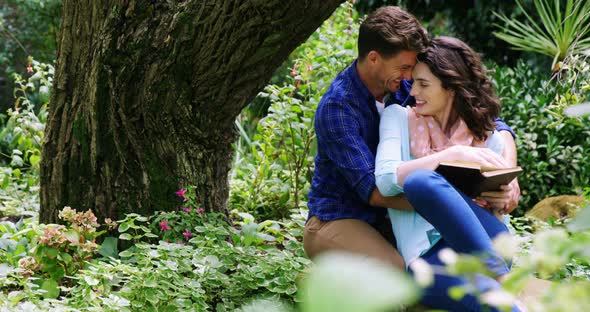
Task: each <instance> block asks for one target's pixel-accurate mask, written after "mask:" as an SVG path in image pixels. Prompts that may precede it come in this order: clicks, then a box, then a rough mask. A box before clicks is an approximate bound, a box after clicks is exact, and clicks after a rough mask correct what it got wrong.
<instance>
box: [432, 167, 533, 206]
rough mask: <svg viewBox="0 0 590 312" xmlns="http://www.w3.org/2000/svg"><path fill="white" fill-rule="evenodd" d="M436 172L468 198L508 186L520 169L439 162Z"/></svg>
mask: <svg viewBox="0 0 590 312" xmlns="http://www.w3.org/2000/svg"><path fill="white" fill-rule="evenodd" d="M436 172H438V173H439V174H440V175H442V176H443V177H445V178H446V179H447V181H449V183H451V184H452V185H453V186H454V187H456V188H457V189H459V190H461V191H462V192H463V193H465V195H467V196H469V197H472V198H474V197H477V196H478V195H479V194H481V193H482V192H487V191H497V190H499V189H500V185H505V184H509V183H510V182H511V181H512V180H514V178H516V177H517V176H518V175H519V174H520V173H521V172H522V168H520V167H513V168H490V167H485V166H481V165H480V164H477V163H469V162H441V163H440V164H439V165H438V167H437V168H436Z"/></svg>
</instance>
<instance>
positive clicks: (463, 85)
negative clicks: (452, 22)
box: [418, 37, 500, 140]
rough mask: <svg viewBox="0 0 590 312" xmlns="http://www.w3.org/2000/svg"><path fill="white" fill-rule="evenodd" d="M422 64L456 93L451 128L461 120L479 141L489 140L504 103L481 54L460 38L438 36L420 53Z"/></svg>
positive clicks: (450, 122)
mask: <svg viewBox="0 0 590 312" xmlns="http://www.w3.org/2000/svg"><path fill="white" fill-rule="evenodd" d="M418 61H420V62H423V63H425V64H426V65H427V66H428V68H430V71H431V72H432V73H433V74H434V75H435V76H436V77H437V78H438V79H440V80H441V82H442V87H443V88H444V89H446V90H452V91H454V93H455V98H454V102H453V112H454V113H451V116H450V119H449V122H448V123H447V125H448V126H447V127H449V128H450V127H452V125H453V124H454V123H455V122H456V121H457V118H458V117H461V119H463V120H464V121H465V123H466V124H467V126H468V127H469V130H471V131H472V132H473V134H474V136H475V137H476V138H477V139H479V140H486V139H487V137H488V133H489V132H490V131H492V130H494V128H495V127H496V124H495V119H496V118H497V117H498V116H499V115H500V100H499V99H498V97H497V96H496V94H495V92H494V88H493V86H492V83H491V81H490V79H489V78H488V77H487V76H486V70H485V68H484V66H483V63H482V61H481V58H480V56H479V54H477V53H476V52H475V51H473V49H471V48H470V47H469V46H468V45H467V44H466V43H464V42H463V41H461V40H459V39H457V38H452V37H438V38H435V39H432V41H431V43H430V46H429V47H428V48H427V49H426V51H425V52H423V53H420V54H418ZM444 130H445V132H448V131H449V130H450V129H444Z"/></svg>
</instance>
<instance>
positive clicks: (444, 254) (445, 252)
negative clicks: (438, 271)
mask: <svg viewBox="0 0 590 312" xmlns="http://www.w3.org/2000/svg"><path fill="white" fill-rule="evenodd" d="M438 258H439V259H440V261H442V262H443V263H444V264H446V265H451V264H454V263H455V262H457V259H458V256H457V253H456V252H455V251H454V250H452V249H451V248H443V249H441V250H440V251H439V252H438Z"/></svg>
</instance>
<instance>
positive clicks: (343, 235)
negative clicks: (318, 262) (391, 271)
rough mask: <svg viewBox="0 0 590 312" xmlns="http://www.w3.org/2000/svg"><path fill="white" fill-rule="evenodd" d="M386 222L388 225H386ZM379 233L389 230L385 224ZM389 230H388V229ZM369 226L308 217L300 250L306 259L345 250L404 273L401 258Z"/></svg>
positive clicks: (381, 236)
mask: <svg viewBox="0 0 590 312" xmlns="http://www.w3.org/2000/svg"><path fill="white" fill-rule="evenodd" d="M387 223H388V222H387ZM379 228H384V229H383V231H382V232H386V231H387V230H389V229H391V225H389V228H387V226H386V225H384V226H383V227H381V226H379ZM389 231H390V230H389ZM385 237H388V238H389V235H387V234H386V235H385V236H384V235H383V234H381V233H380V232H379V231H378V230H377V229H376V228H374V227H373V226H371V225H370V224H368V223H366V222H364V221H361V220H357V219H340V220H334V221H321V220H320V219H318V218H317V217H315V216H314V217H311V218H310V219H309V220H308V221H307V223H306V224H305V232H304V233H303V248H304V249H305V252H306V253H307V255H308V256H309V258H310V259H312V260H313V259H314V258H315V257H316V256H318V255H320V254H321V253H323V252H326V251H347V252H351V253H356V254H360V255H365V256H367V257H372V258H376V259H379V260H381V261H383V262H385V263H388V264H390V265H392V266H395V267H397V268H399V269H402V270H405V265H404V259H403V258H402V257H401V255H400V254H399V252H398V251H397V250H396V249H395V248H394V246H393V245H392V243H391V242H390V241H388V240H387V239H386V238H385Z"/></svg>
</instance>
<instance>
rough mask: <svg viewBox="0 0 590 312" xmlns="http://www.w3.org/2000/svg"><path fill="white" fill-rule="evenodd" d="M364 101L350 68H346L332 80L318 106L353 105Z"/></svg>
mask: <svg viewBox="0 0 590 312" xmlns="http://www.w3.org/2000/svg"><path fill="white" fill-rule="evenodd" d="M359 101H366V100H365V99H364V97H363V94H362V91H361V90H360V89H359V87H358V86H357V84H356V83H355V81H354V78H353V77H352V74H351V68H350V67H347V68H346V69H345V70H343V71H342V72H341V73H339V74H338V76H336V78H334V80H333V81H332V83H331V84H330V87H328V90H327V91H326V93H324V95H323V96H322V99H321V100H320V105H322V104H323V105H326V104H355V103H357V105H358V103H359Z"/></svg>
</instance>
